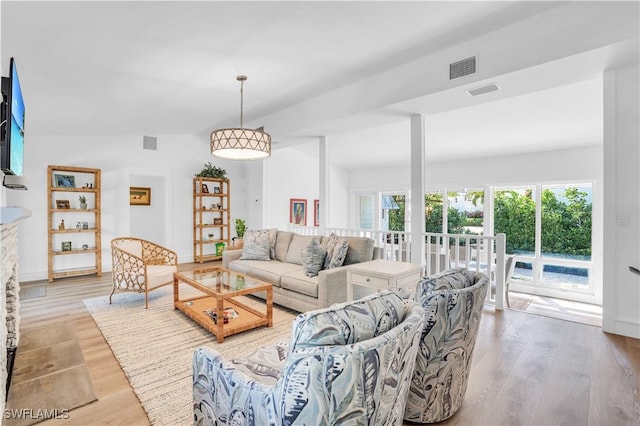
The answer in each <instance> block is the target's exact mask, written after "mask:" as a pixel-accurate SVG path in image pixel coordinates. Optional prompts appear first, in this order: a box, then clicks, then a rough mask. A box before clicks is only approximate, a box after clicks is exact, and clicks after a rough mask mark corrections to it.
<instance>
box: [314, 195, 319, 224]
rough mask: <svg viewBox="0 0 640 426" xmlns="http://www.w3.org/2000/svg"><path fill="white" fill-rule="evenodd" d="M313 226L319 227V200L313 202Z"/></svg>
mask: <svg viewBox="0 0 640 426" xmlns="http://www.w3.org/2000/svg"><path fill="white" fill-rule="evenodd" d="M313 226H320V200H313Z"/></svg>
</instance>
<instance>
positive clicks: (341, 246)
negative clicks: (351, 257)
mask: <svg viewBox="0 0 640 426" xmlns="http://www.w3.org/2000/svg"><path fill="white" fill-rule="evenodd" d="M322 241H323V243H324V244H325V245H326V247H327V256H326V257H325V258H324V264H323V265H322V269H331V268H337V267H339V266H342V264H343V263H344V259H345V257H346V255H347V250H348V249H349V240H348V239H347V238H346V237H341V236H339V235H336V234H334V233H333V232H332V233H331V235H330V236H329V238H323V240H322Z"/></svg>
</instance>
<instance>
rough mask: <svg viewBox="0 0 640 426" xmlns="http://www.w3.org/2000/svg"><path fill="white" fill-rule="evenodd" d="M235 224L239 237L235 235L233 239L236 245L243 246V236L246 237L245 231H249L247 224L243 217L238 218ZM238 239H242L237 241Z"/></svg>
mask: <svg viewBox="0 0 640 426" xmlns="http://www.w3.org/2000/svg"><path fill="white" fill-rule="evenodd" d="M235 226H236V235H237V237H234V238H233V239H232V240H233V245H234V246H242V238H243V237H244V233H245V232H246V231H247V224H246V222H245V221H244V220H243V219H236V222H235ZM236 239H237V240H240V241H239V242H236Z"/></svg>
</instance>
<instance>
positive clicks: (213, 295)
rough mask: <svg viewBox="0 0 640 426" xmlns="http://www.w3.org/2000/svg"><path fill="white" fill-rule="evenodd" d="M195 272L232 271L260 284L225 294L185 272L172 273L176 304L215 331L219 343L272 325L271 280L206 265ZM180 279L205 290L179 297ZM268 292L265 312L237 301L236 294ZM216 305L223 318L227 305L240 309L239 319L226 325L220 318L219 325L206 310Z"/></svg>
mask: <svg viewBox="0 0 640 426" xmlns="http://www.w3.org/2000/svg"><path fill="white" fill-rule="evenodd" d="M193 272H194V273H196V272H197V273H215V272H222V273H230V274H232V275H234V276H239V277H244V278H245V281H251V282H254V283H258V284H259V285H257V286H256V285H252V286H250V287H247V288H244V289H241V290H234V291H228V292H224V293H220V292H217V291H216V290H215V289H214V288H211V287H208V286H206V285H203V284H202V283H200V282H198V281H197V280H193V279H191V278H189V277H186V276H184V275H182V274H181V273H180V272H176V273H174V274H173V307H174V308H175V309H178V310H180V311H182V312H184V313H185V314H186V315H187V316H188V317H189V318H191V319H192V320H194V321H195V322H197V323H198V324H200V325H201V326H202V327H203V328H205V329H206V330H208V331H209V332H210V333H212V334H214V335H215V336H216V338H217V341H218V343H222V342H223V341H224V338H225V337H226V336H231V335H233V334H237V333H241V332H243V331H247V330H251V329H252V328H256V327H261V326H267V327H271V326H273V286H272V285H271V284H269V283H265V282H262V281H260V280H256V279H255V278H249V277H247V276H245V275H242V274H238V273H236V272H230V271H228V270H227V269H225V268H220V267H216V268H204V269H196V270H194V271H193ZM180 282H183V283H185V284H187V285H189V286H191V287H193V288H195V289H197V290H198V291H200V292H202V293H203V295H202V296H197V297H192V298H188V299H184V300H180V295H179V287H180V285H179V284H180ZM261 291H266V293H267V295H266V299H265V305H266V313H263V312H260V311H258V310H256V309H254V308H252V307H250V306H247V305H245V304H243V303H241V302H239V301H238V300H234V299H233V298H234V297H237V296H243V295H247V294H252V293H258V292H261ZM214 307H215V309H216V314H217V317H218V318H223V314H222V312H223V310H224V308H228V307H233V308H235V310H236V311H237V312H238V314H239V316H238V317H237V318H231V319H229V322H228V323H227V324H225V323H224V321H220V320H219V321H217V324H216V323H215V322H213V320H212V319H211V317H209V316H208V315H207V314H206V313H204V312H203V311H206V310H210V309H213V308H214Z"/></svg>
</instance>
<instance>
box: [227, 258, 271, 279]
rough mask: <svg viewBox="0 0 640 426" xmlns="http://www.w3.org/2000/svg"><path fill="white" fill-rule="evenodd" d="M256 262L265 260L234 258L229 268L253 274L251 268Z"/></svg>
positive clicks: (241, 272)
mask: <svg viewBox="0 0 640 426" xmlns="http://www.w3.org/2000/svg"><path fill="white" fill-rule="evenodd" d="M255 262H263V261H262V260H256V261H253V260H232V261H231V262H229V265H228V266H227V268H228V269H229V270H231V271H233V272H238V273H240V274H244V275H251V274H250V272H251V268H252V267H253V264H254V263H255Z"/></svg>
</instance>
